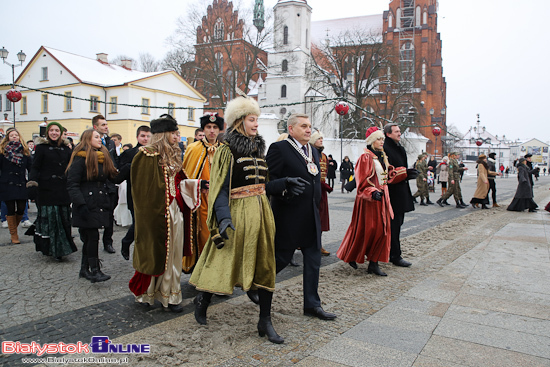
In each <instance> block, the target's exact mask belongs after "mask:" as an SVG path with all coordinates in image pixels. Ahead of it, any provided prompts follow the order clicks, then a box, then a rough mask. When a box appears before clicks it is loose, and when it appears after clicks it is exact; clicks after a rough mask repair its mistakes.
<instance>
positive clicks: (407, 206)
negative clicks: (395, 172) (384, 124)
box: [384, 137, 414, 214]
mask: <svg viewBox="0 0 550 367" xmlns="http://www.w3.org/2000/svg"><path fill="white" fill-rule="evenodd" d="M384 152H385V153H386V156H387V157H388V162H389V163H390V164H391V165H392V166H394V167H395V168H397V167H406V168H409V165H408V163H407V153H406V152H405V148H403V146H402V145H401V144H399V145H398V144H397V143H396V142H395V141H393V139H391V138H388V137H386V140H385V141H384ZM388 189H389V193H390V202H391V206H392V209H393V211H394V212H395V213H396V214H402V213H408V212H412V211H413V210H414V203H413V197H412V194H411V188H410V186H409V180H404V181H401V182H398V183H396V184H390V185H388Z"/></svg>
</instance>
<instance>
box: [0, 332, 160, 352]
mask: <svg viewBox="0 0 550 367" xmlns="http://www.w3.org/2000/svg"><path fill="white" fill-rule="evenodd" d="M150 352H151V346H150V345H149V344H126V345H124V344H113V343H112V342H111V341H110V340H109V337H108V336H93V337H92V341H91V342H90V344H84V343H82V342H77V343H63V342H59V343H45V344H40V343H37V342H30V343H21V342H12V341H5V342H2V354H36V355H37V356H39V357H40V356H43V355H45V354H90V353H97V354H105V353H118V354H148V353H150Z"/></svg>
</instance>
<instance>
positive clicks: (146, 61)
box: [139, 52, 161, 73]
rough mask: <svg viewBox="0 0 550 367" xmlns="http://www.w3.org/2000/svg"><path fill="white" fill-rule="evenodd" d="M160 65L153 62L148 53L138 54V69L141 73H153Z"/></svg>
mask: <svg viewBox="0 0 550 367" xmlns="http://www.w3.org/2000/svg"><path fill="white" fill-rule="evenodd" d="M160 65H161V63H160V62H158V61H156V60H155V57H154V56H153V55H151V54H150V53H149V52H140V53H139V68H140V70H141V71H145V72H147V73H150V72H155V71H159V70H160Z"/></svg>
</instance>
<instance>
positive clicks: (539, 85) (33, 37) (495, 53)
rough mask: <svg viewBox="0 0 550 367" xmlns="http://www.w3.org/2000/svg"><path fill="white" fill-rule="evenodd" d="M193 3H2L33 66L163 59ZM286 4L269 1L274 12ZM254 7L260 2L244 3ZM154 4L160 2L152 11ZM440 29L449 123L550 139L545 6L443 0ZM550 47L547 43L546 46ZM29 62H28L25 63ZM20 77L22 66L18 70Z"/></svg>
mask: <svg viewBox="0 0 550 367" xmlns="http://www.w3.org/2000/svg"><path fill="white" fill-rule="evenodd" d="M190 1H194V0H186V1H182V0H156V1H154V2H152V1H146V0H116V1H113V0H95V1H93V2H79V1H78V2H77V1H73V0H51V1H43V0H27V1H9V2H3V4H2V14H3V19H2V21H1V22H0V37H1V41H0V46H3V47H5V48H6V49H7V50H8V51H10V55H9V56H8V61H9V62H11V63H15V62H17V53H18V52H19V51H20V50H23V51H24V52H25V53H26V54H27V62H28V61H30V59H31V57H32V56H33V55H34V54H35V53H36V52H37V51H38V49H39V48H40V46H42V45H43V46H49V47H53V48H56V49H59V50H63V51H67V52H72V53H75V54H78V55H82V56H87V57H90V58H95V54H96V53H99V52H105V53H107V54H109V58H113V57H115V56H117V55H122V54H124V55H127V56H130V57H133V58H135V59H137V58H138V57H139V53H140V52H149V53H151V54H152V55H154V56H155V57H156V58H157V59H159V60H160V59H162V58H163V57H164V55H165V54H166V52H167V51H169V49H170V47H169V46H168V45H167V43H166V38H167V37H168V36H170V35H171V34H172V33H173V31H174V28H175V22H176V19H177V17H178V16H180V15H184V14H185V11H186V8H187V4H188V3H189V2H190ZM276 2H277V0H265V1H264V3H265V6H266V7H272V6H273V5H274V4H275V3H276ZM244 3H245V4H247V3H251V4H252V3H253V0H244ZM308 3H309V4H310V6H311V7H312V8H313V20H314V21H315V20H324V19H334V18H344V17H351V16H358V15H370V14H381V13H382V12H383V11H384V10H387V8H388V4H389V1H388V0H339V1H333V0H315V1H311V0H310V1H308ZM153 4H154V5H153ZM439 7H440V8H439V21H438V31H439V32H440V33H441V39H442V40H443V75H444V76H445V77H446V79H447V124H454V125H455V126H457V127H458V129H459V130H460V131H461V132H462V133H465V132H466V131H467V130H468V129H469V128H470V126H473V125H474V124H475V122H476V114H477V113H479V114H480V115H481V124H482V125H483V126H485V127H486V128H487V130H488V131H490V132H491V133H492V134H494V135H498V136H499V137H501V136H502V135H503V134H506V138H507V139H527V138H532V137H536V138H539V139H540V140H543V141H546V142H548V141H550V127H549V125H550V124H549V123H550V118H549V117H548V116H549V114H548V113H547V112H545V111H546V110H545V108H546V107H545V106H547V105H549V104H550V93H548V88H549V85H550V66H549V60H550V47H548V36H547V35H548V30H547V28H548V25H547V24H548V19H547V18H548V14H550V2H548V1H545V0H523V1H517V0H499V1H496V0H483V1H480V0H461V1H457V0H441V1H440V2H439ZM545 45H546V46H545ZM25 65H26V63H25ZM15 70H16V76H17V74H18V73H20V72H21V70H22V68H16V69H15ZM10 82H11V68H9V67H8V66H7V65H0V84H4V83H10Z"/></svg>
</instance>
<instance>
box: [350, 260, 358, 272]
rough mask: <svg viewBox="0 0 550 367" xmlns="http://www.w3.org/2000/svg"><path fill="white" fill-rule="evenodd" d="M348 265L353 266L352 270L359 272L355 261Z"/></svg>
mask: <svg viewBox="0 0 550 367" xmlns="http://www.w3.org/2000/svg"><path fill="white" fill-rule="evenodd" d="M348 264H349V266H351V267H352V268H354V269H355V270H357V263H356V262H355V261H350V262H349V263H348Z"/></svg>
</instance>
